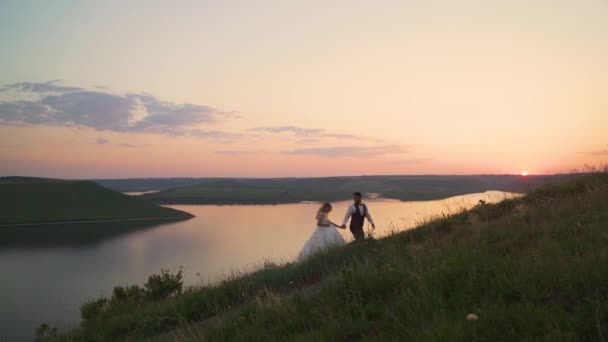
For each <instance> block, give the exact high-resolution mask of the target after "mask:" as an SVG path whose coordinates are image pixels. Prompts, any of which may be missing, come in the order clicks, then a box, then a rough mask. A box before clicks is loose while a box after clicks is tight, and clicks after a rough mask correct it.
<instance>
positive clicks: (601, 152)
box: [585, 145, 608, 156]
mask: <svg viewBox="0 0 608 342" xmlns="http://www.w3.org/2000/svg"><path fill="white" fill-rule="evenodd" d="M605 147H606V148H605V149H603V150H595V151H589V152H586V153H585V154H588V155H592V156H608V145H606V146H605Z"/></svg>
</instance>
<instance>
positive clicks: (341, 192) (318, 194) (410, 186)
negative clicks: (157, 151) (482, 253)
mask: <svg viewBox="0 0 608 342" xmlns="http://www.w3.org/2000/svg"><path fill="white" fill-rule="evenodd" d="M564 177H566V176H564V175H553V176H528V177H520V176H512V175H488V176H362V177H330V178H283V179H280V178H279V179H230V180H227V179H226V180H205V181H204V182H202V180H201V183H199V184H192V185H187V186H180V187H176V188H171V189H166V190H164V191H160V192H157V193H150V194H145V195H142V196H141V198H143V199H146V200H150V201H153V202H156V203H174V204H178V203H179V204H273V203H294V202H301V201H340V200H347V199H349V198H350V196H351V194H352V193H353V192H355V191H362V192H364V193H377V194H380V195H381V196H383V197H387V198H394V199H400V200H433V199H440V198H447V197H452V196H458V195H464V194H469V193H475V192H485V191H488V190H499V191H509V192H524V191H527V190H529V189H530V188H535V187H538V186H540V185H543V184H545V183H547V182H549V181H556V180H559V179H562V178H564Z"/></svg>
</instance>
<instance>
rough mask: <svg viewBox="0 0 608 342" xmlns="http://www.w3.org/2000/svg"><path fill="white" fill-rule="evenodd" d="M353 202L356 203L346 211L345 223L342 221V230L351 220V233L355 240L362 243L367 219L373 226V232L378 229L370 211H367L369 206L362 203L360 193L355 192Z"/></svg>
mask: <svg viewBox="0 0 608 342" xmlns="http://www.w3.org/2000/svg"><path fill="white" fill-rule="evenodd" d="M353 201H355V203H354V204H353V205H351V206H350V207H348V210H346V215H344V221H342V225H341V226H340V228H342V229H346V223H347V222H348V219H349V218H350V231H351V232H352V233H353V236H354V237H355V240H358V241H360V240H363V239H365V233H364V232H363V224H364V223H365V218H367V219H368V220H369V222H370V223H371V224H372V230H375V229H376V225H375V224H374V220H373V219H372V215H370V214H369V210H367V206H366V205H365V204H364V203H363V202H361V193H360V192H355V193H354V194H353Z"/></svg>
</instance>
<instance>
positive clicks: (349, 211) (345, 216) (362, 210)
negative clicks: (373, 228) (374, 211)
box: [342, 203, 374, 226]
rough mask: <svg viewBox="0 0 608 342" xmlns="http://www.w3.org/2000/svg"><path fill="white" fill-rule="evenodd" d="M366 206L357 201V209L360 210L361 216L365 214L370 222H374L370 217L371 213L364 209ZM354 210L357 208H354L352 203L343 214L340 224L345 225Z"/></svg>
mask: <svg viewBox="0 0 608 342" xmlns="http://www.w3.org/2000/svg"><path fill="white" fill-rule="evenodd" d="M366 207H367V206H365V205H363V203H359V210H360V211H361V214H363V216H365V217H366V218H367V219H368V221H369V222H370V223H371V224H374V219H373V218H372V215H370V213H369V210H365V208H366ZM356 212H357V209H356V208H355V204H354V203H353V204H351V205H350V206H349V207H348V209H347V210H346V215H344V221H342V225H343V226H345V225H346V223H348V220H349V219H350V217H351V216H352V215H353V214H354V213H356Z"/></svg>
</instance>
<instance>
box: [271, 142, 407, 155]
mask: <svg viewBox="0 0 608 342" xmlns="http://www.w3.org/2000/svg"><path fill="white" fill-rule="evenodd" d="M408 152H409V148H408V147H404V146H398V145H385V146H334V147H319V148H297V149H292V150H285V151H281V153H283V154H290V155H313V156H322V157H331V158H355V157H373V156H384V155H387V154H403V153H408Z"/></svg>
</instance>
